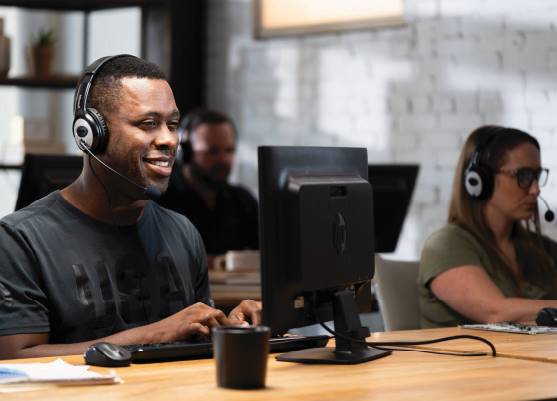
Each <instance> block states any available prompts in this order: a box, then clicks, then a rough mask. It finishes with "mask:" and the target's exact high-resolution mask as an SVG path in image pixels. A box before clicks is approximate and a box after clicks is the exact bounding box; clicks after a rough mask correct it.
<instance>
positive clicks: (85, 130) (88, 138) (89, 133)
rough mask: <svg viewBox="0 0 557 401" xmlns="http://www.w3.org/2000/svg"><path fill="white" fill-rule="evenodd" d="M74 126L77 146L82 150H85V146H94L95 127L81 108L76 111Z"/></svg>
mask: <svg viewBox="0 0 557 401" xmlns="http://www.w3.org/2000/svg"><path fill="white" fill-rule="evenodd" d="M72 128H73V129H72V131H73V137H74V140H75V143H76V144H77V147H78V148H79V149H81V150H82V151H85V149H84V148H89V149H90V148H91V146H93V128H92V127H91V124H90V122H89V120H88V119H87V118H86V116H85V114H84V113H83V112H82V111H81V110H78V111H76V113H75V117H74V120H73V125H72Z"/></svg>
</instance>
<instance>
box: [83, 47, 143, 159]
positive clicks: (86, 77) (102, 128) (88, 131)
mask: <svg viewBox="0 0 557 401" xmlns="http://www.w3.org/2000/svg"><path fill="white" fill-rule="evenodd" d="M120 57H134V58H136V57H135V56H132V55H131V54H117V55H115V56H107V57H102V58H100V59H98V60H97V61H95V62H94V63H93V64H91V65H90V66H89V67H87V68H86V69H85V71H84V73H83V79H82V80H81V83H80V84H79V87H78V88H77V91H76V93H75V97H74V120H73V124H72V126H73V136H74V139H75V143H76V144H77V146H78V147H79V149H81V150H82V151H84V152H85V151H86V150H85V149H84V148H87V149H88V150H89V151H91V153H94V154H102V153H103V152H104V150H105V149H106V145H107V143H108V127H107V125H106V121H105V120H104V118H103V116H102V114H101V113H99V112H98V111H97V110H96V109H94V108H92V107H87V100H88V98H89V91H90V90H91V86H92V84H93V80H94V79H95V76H96V74H97V73H98V72H99V70H100V69H101V68H102V66H103V65H105V64H106V63H108V62H109V61H111V60H114V59H116V58H120ZM87 153H88V152H87Z"/></svg>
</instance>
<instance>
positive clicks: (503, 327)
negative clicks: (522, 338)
mask: <svg viewBox="0 0 557 401" xmlns="http://www.w3.org/2000/svg"><path fill="white" fill-rule="evenodd" d="M459 327H462V328H463V329H473V330H488V331H502V332H505V333H518V334H545V333H557V327H549V326H536V325H530V324H521V323H511V322H503V323H485V324H463V325H460V326H459Z"/></svg>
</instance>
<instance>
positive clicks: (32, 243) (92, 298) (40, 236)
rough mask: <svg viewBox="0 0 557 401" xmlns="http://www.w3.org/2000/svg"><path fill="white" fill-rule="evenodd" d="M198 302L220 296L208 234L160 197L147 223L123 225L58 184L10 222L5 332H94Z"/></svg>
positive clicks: (4, 229)
mask: <svg viewBox="0 0 557 401" xmlns="http://www.w3.org/2000/svg"><path fill="white" fill-rule="evenodd" d="M198 301H200V302H204V303H207V304H209V303H210V294H209V286H208V277H207V261H206V255H205V250H204V248H203V242H202V240H201V238H200V236H199V234H198V232H197V230H196V229H195V228H194V227H193V225H192V224H191V223H190V222H189V221H188V220H187V219H186V218H184V217H183V216H181V215H179V214H177V213H174V212H172V211H170V210H167V209H164V208H162V207H160V206H158V205H157V204H156V203H154V202H148V203H147V205H146V207H145V209H144V211H143V214H142V216H141V218H140V219H139V221H138V222H137V224H135V225H133V226H125V227H116V226H112V225H107V224H104V223H101V222H99V221H97V220H94V219H92V218H91V217H89V216H87V215H85V214H83V213H82V212H80V211H79V210H78V209H76V208H75V207H73V206H72V205H71V204H69V203H68V202H67V201H65V200H64V198H62V196H61V195H60V193H59V192H53V193H51V194H50V195H48V196H46V197H44V198H43V199H40V200H38V201H37V202H35V203H33V204H32V205H30V206H28V207H26V208H24V209H21V210H19V211H17V212H15V213H12V214H10V215H8V216H6V217H4V218H3V219H2V220H1V221H0V335H9V334H19V333H44V332H50V336H49V342H50V343H74V342H81V341H87V340H92V339H96V338H100V337H104V336H107V335H110V334H113V333H116V332H119V331H122V330H126V329H129V328H133V327H137V326H143V325H145V324H148V323H152V322H155V321H158V320H161V319H162V318H165V317H167V316H169V315H171V314H173V313H175V312H178V311H179V310H181V309H183V308H184V307H187V306H189V305H191V304H193V303H195V302H198Z"/></svg>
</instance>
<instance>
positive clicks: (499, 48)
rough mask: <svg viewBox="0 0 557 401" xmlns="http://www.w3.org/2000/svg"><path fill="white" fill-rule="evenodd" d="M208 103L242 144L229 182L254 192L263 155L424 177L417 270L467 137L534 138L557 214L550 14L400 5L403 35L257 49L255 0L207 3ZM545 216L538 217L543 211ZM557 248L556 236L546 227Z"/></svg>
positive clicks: (556, 229)
mask: <svg viewBox="0 0 557 401" xmlns="http://www.w3.org/2000/svg"><path fill="white" fill-rule="evenodd" d="M209 4H210V6H209V8H210V12H209V18H210V21H209V33H208V50H207V65H208V75H207V77H208V79H207V91H208V97H207V99H208V103H209V106H211V107H214V108H218V109H222V110H224V111H226V112H229V113H230V114H231V115H232V116H233V117H234V118H235V120H236V121H237V123H238V127H239V131H240V135H241V139H240V144H239V158H238V165H237V168H236V170H235V179H237V180H239V181H242V182H245V183H246V184H248V185H249V186H250V187H251V188H252V190H253V191H254V192H255V191H256V190H257V188H256V185H257V158H256V147H257V146H258V145H261V144H266V145H270V144H277V145H278V144H282V145H286V144H288V145H339V146H341V145H344V146H364V147H366V148H367V149H368V154H369V161H370V163H382V162H396V163H410V162H412V163H414V162H417V163H419V164H420V165H421V171H420V175H419V177H418V183H417V189H416V191H415V193H414V198H413V202H412V205H411V210H410V212H409V215H408V218H407V221H406V223H405V227H404V230H403V233H402V238H401V240H400V241H399V247H398V249H397V252H396V256H399V257H404V258H414V257H418V256H419V253H420V249H421V246H422V244H423V242H424V241H425V239H426V238H427V236H428V235H429V234H430V233H431V232H432V231H433V230H435V229H436V228H438V227H440V226H442V225H443V224H444V222H445V220H446V213H447V204H448V199H449V197H450V187H451V182H452V175H453V170H454V167H455V164H456V159H457V156H458V152H459V149H460V147H461V145H462V143H463V140H464V139H465V138H466V136H467V135H468V133H469V132H470V131H471V130H472V129H474V128H476V127H477V126H479V125H482V124H488V123H489V124H502V125H508V126H514V127H517V128H520V129H523V130H526V131H528V132H530V133H532V134H533V135H535V136H536V137H537V138H538V139H539V140H540V142H541V144H542V147H543V153H542V163H543V164H544V165H545V166H546V167H549V168H550V170H552V173H550V180H549V183H548V185H547V186H546V187H545V188H543V195H544V197H545V199H546V200H547V201H548V202H549V203H550V204H552V205H555V206H557V179H555V177H556V176H557V157H555V154H556V151H557V135H556V128H557V118H556V117H555V116H556V108H557V32H556V24H557V22H556V21H557V3H556V2H555V1H554V0H528V1H525V0H508V1H504V2H502V1H499V0H406V21H407V23H406V25H405V26H403V27H398V28H381V29H374V30H373V29H369V30H364V31H358V32H344V33H331V34H321V35H312V36H305V37H304V36H298V37H290V38H275V39H266V40H257V39H254V37H253V34H252V31H253V24H252V18H253V16H252V5H251V1H249V0H210V2H209ZM541 209H542V211H543V210H545V207H543V206H541ZM544 229H545V232H546V233H547V234H548V235H550V236H552V237H554V238H556V237H557V235H556V234H557V223H554V224H553V225H545V226H544Z"/></svg>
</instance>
